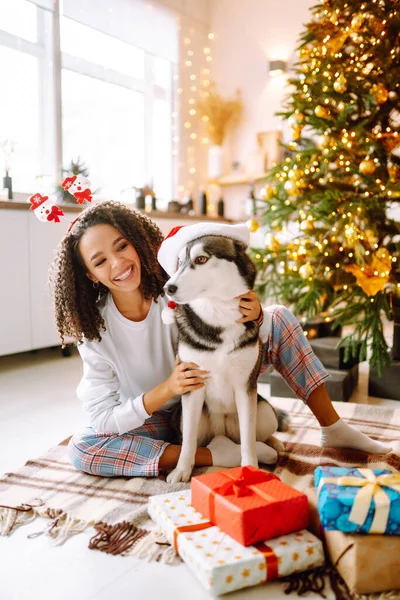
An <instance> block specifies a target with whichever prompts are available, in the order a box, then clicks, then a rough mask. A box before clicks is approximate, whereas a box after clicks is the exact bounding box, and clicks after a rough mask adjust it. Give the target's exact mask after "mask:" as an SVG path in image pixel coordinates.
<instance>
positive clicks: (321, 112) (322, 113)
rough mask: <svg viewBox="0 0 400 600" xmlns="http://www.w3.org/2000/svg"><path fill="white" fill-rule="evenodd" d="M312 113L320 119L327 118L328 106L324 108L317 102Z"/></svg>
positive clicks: (328, 114)
mask: <svg viewBox="0 0 400 600" xmlns="http://www.w3.org/2000/svg"><path fill="white" fill-rule="evenodd" d="M314 113H315V115H316V116H317V117H319V118H320V119H328V118H329V116H330V114H331V113H330V110H329V108H325V106H321V104H318V105H317V106H316V107H315V109H314Z"/></svg>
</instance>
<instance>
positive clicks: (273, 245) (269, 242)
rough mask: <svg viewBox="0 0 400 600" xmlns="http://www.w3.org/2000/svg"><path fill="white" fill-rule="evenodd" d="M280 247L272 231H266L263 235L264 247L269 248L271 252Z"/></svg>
mask: <svg viewBox="0 0 400 600" xmlns="http://www.w3.org/2000/svg"><path fill="white" fill-rule="evenodd" d="M280 247H281V244H280V242H279V240H277V239H276V237H275V236H274V235H272V233H267V235H266V236H265V248H266V249H267V250H271V251H272V252H276V251H277V250H279V248H280Z"/></svg>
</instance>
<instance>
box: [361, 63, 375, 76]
mask: <svg viewBox="0 0 400 600" xmlns="http://www.w3.org/2000/svg"><path fill="white" fill-rule="evenodd" d="M374 67H375V65H374V63H373V62H369V63H367V64H366V65H365V67H364V68H363V70H362V74H363V75H369V74H370V73H371V71H372V70H373V68H374Z"/></svg>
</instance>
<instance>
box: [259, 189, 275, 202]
mask: <svg viewBox="0 0 400 600" xmlns="http://www.w3.org/2000/svg"><path fill="white" fill-rule="evenodd" d="M275 195H276V190H275V188H273V187H271V186H269V185H268V186H266V187H264V188H261V190H260V198H261V199H262V200H272V198H274V197H275Z"/></svg>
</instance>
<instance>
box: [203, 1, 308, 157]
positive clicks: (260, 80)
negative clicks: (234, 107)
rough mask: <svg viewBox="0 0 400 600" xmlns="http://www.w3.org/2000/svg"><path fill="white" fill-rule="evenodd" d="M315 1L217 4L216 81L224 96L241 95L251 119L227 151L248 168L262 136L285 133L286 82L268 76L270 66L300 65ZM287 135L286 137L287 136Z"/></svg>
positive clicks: (214, 16) (213, 25)
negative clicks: (301, 40) (281, 114)
mask: <svg viewBox="0 0 400 600" xmlns="http://www.w3.org/2000/svg"><path fill="white" fill-rule="evenodd" d="M314 4H315V1H314V0H212V3H211V31H212V32H213V33H214V34H215V40H214V44H213V67H212V78H213V79H214V80H215V81H216V82H217V86H218V88H219V91H220V92H221V94H222V95H223V96H232V95H233V94H234V93H235V90H236V89H237V88H240V89H241V92H242V97H243V103H244V107H245V116H244V120H243V123H242V124H241V126H240V127H239V128H238V129H237V131H236V133H235V135H234V136H233V139H232V140H231V142H230V143H229V144H228V146H229V147H228V148H226V152H225V153H226V155H230V156H229V160H230V161H231V160H239V161H240V162H241V163H245V162H246V159H247V158H248V156H249V155H250V154H251V153H252V152H254V151H255V150H256V133H257V132H261V131H268V130H274V129H277V128H279V127H282V122H281V121H280V119H278V118H277V117H275V116H274V113H275V112H276V111H278V110H280V109H281V102H282V98H283V97H284V95H285V93H287V92H288V89H287V90H286V92H285V77H276V78H271V77H269V76H268V62H269V60H274V59H281V60H289V61H291V62H292V63H293V62H294V61H295V60H296V55H295V52H294V50H295V48H296V46H297V40H298V37H299V34H300V33H301V31H302V29H303V27H302V24H303V23H305V22H307V21H308V20H309V15H310V13H309V12H308V9H309V8H310V7H311V6H313V5H314ZM284 133H285V132H284Z"/></svg>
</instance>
